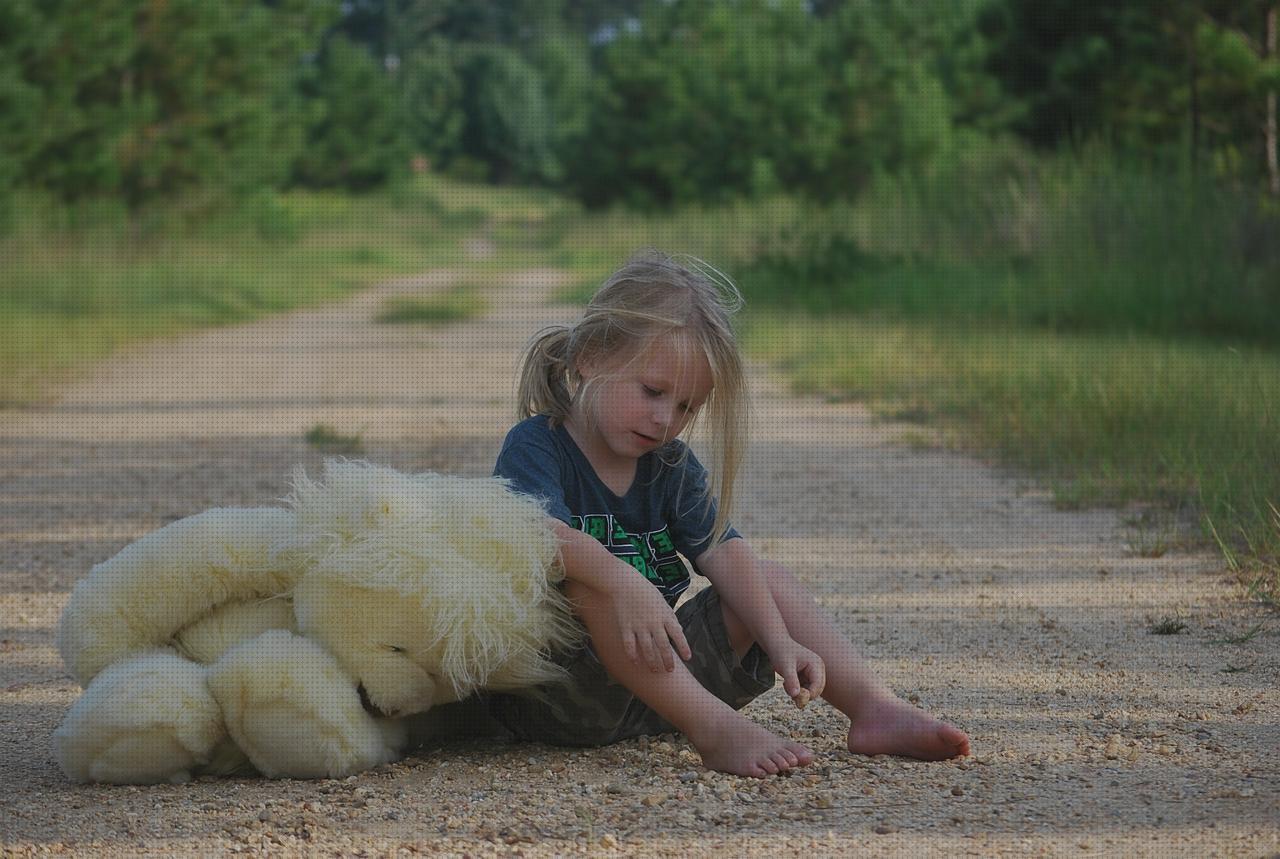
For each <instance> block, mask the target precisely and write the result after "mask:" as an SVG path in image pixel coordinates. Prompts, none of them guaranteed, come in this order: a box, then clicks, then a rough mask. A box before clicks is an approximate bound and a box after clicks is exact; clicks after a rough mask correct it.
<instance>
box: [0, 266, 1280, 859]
mask: <svg viewBox="0 0 1280 859" xmlns="http://www.w3.org/2000/svg"><path fill="white" fill-rule="evenodd" d="M453 277H454V273H451V272H449V271H438V272H433V273H431V274H428V275H424V276H422V277H419V278H411V279H406V280H404V281H400V282H396V283H391V284H387V285H384V286H382V287H379V288H377V289H374V290H370V291H368V292H366V293H363V294H362V295H360V296H359V297H358V298H356V299H355V300H353V301H351V302H349V303H347V304H345V305H340V306H332V307H327V308H322V309H318V310H309V311H305V312H296V313H291V314H288V315H283V316H279V317H275V318H272V319H268V320H265V321H262V322H258V323H255V324H252V325H246V326H242V327H236V328H229V329H221V330H215V331H209V332H205V333H202V334H199V335H196V336H192V337H188V338H184V339H181V340H176V341H171V342H162V343H153V344H149V345H147V346H144V347H139V348H137V349H133V350H130V351H129V352H128V353H126V354H122V355H120V356H119V357H117V358H116V359H114V360H112V361H111V362H109V363H107V364H105V365H103V366H101V367H100V368H99V369H98V370H96V371H95V372H94V373H93V374H92V375H91V376H90V377H88V378H87V379H85V380H83V381H82V382H79V383H77V384H74V385H72V386H69V387H67V388H66V389H65V390H64V391H63V392H62V393H61V394H60V395H59V397H58V398H57V399H56V400H55V401H53V402H52V403H50V404H48V405H46V406H42V407H37V408H32V409H28V410H23V411H9V412H2V413H0V617H2V618H3V619H2V620H0V627H3V629H2V630H0V836H2V839H0V840H2V843H3V850H4V852H5V853H10V852H12V853H14V854H19V855H20V854H26V853H29V852H39V853H43V852H64V851H74V852H82V851H85V852H89V851H91V852H108V853H128V854H202V855H203V854H209V853H223V852H254V853H256V852H273V853H274V852H284V853H313V852H318V853H321V854H324V853H332V854H353V853H355V854H357V855H360V854H361V851H363V852H364V853H367V854H377V855H383V854H395V853H418V852H421V853H449V854H471V855H486V854H491V853H517V854H521V853H522V854H525V855H555V854H563V853H577V852H586V853H591V854H600V853H608V852H614V851H621V852H628V853H640V854H664V855H686V854H690V853H697V854H713V855H733V856H736V855H771V856H772V855H775V854H779V855H808V854H820V855H837V854H848V853H850V852H852V851H854V850H857V851H860V852H872V853H912V854H915V853H921V852H926V851H928V852H937V853H941V854H952V853H973V854H993V853H1018V854H1024V853H1048V854H1072V855H1081V854H1082V855H1093V854H1112V855H1119V854H1125V855H1130V854H1137V855H1165V854H1169V853H1178V854H1190V855H1202V854H1210V853H1212V854H1228V855H1257V856H1266V855H1276V854H1277V853H1280V692H1278V691H1277V682H1276V681H1277V675H1278V674H1280V647H1277V631H1278V630H1280V621H1277V619H1276V617H1275V616H1274V614H1268V613H1266V612H1265V611H1263V610H1262V609H1261V608H1259V607H1257V606H1251V605H1249V604H1248V603H1247V602H1245V601H1243V600H1242V598H1241V595H1240V593H1239V590H1238V588H1237V587H1236V586H1235V585H1234V583H1233V582H1232V581H1231V580H1230V578H1229V577H1228V576H1226V575H1225V574H1224V573H1223V572H1222V571H1221V564H1220V563H1219V561H1218V559H1217V558H1216V557H1214V556H1213V555H1211V554H1192V553H1186V552H1180V551H1174V552H1171V553H1169V554H1166V555H1164V556H1163V557H1160V558H1147V557H1142V556H1141V555H1142V553H1141V552H1140V551H1138V550H1139V549H1141V548H1142V547H1143V546H1144V545H1148V544H1149V542H1150V539H1151V538H1150V537H1144V536H1143V535H1141V534H1138V533H1137V532H1135V531H1134V530H1133V529H1132V528H1131V527H1129V526H1126V524H1125V518H1124V517H1125V513H1124V512H1123V511H1121V512H1117V511H1109V510H1096V511H1085V512H1062V511H1057V510H1055V509H1053V507H1052V506H1051V504H1050V499H1049V498H1048V496H1047V494H1046V493H1044V492H1042V491H1037V490H1035V489H1033V488H1031V487H1030V484H1028V483H1027V482H1026V481H1022V480H1019V479H1017V478H1015V477H1011V476H1008V475H1002V474H1001V473H1000V472H998V471H997V470H995V469H993V468H991V467H989V466H988V465H985V464H983V463H980V462H976V461H974V460H972V459H967V458H964V457H961V456H958V455H955V454H951V453H947V452H944V451H940V450H929V449H921V448H920V446H919V445H918V444H914V445H912V444H904V443H903V440H904V427H902V426H898V425H894V424H891V423H886V422H882V421H877V420H875V419H874V418H873V417H872V416H870V415H869V414H868V412H867V411H866V410H865V409H864V408H862V407H861V406H859V405H856V404H828V403H823V402H819V401H816V400H810V399H803V398H797V397H795V396H792V395H791V394H789V393H788V392H787V389H786V387H785V385H784V384H783V383H782V382H781V380H779V379H778V378H776V377H773V376H771V375H769V374H768V373H766V372H765V371H763V370H760V369H757V372H756V374H755V376H754V379H753V389H754V391H755V394H756V426H755V436H754V446H753V449H752V454H751V461H750V463H749V467H748V469H747V484H746V487H745V492H744V493H743V497H742V507H741V508H740V514H739V515H738V516H737V517H736V519H737V524H738V526H739V527H740V529H741V530H742V531H743V532H744V533H745V534H747V535H748V536H749V537H750V538H751V539H752V540H753V541H754V542H755V543H756V544H757V546H758V547H760V548H762V549H763V550H764V551H765V552H767V553H769V554H772V555H773V556H775V557H777V558H778V559H780V560H782V561H784V562H786V563H787V564H789V565H790V566H791V567H792V568H793V569H794V570H795V571H796V572H797V574H798V575H799V576H800V577H801V578H802V579H803V580H804V581H806V582H807V583H808V584H809V585H810V586H811V587H812V588H813V590H814V592H815V593H816V594H817V596H818V598H819V599H820V600H821V601H822V602H823V604H825V605H826V606H827V607H828V608H829V609H830V610H831V611H832V613H833V614H834V615H835V616H836V617H837V619H838V620H839V622H840V624H841V625H842V626H843V627H844V629H845V630H846V631H847V632H848V634H849V635H850V636H851V637H852V639H853V640H854V641H855V642H856V643H857V644H858V645H859V646H861V647H863V648H864V650H865V652H866V653H867V654H868V656H869V658H870V659H871V660H872V661H873V662H874V664H875V666H876V668H877V669H878V670H879V671H880V672H881V673H882V674H883V675H884V676H886V677H887V678H888V679H889V680H890V682H891V683H892V684H893V685H894V686H895V687H896V688H897V689H898V690H900V692H901V693H902V694H903V695H906V696H910V697H911V699H912V700H913V701H918V703H920V704H921V705H922V706H925V707H927V708H929V709H930V710H933V711H934V712H937V713H939V714H941V715H943V716H945V717H946V718H948V719H950V720H952V721H954V722H955V723H956V724H958V725H960V726H961V727H963V728H965V729H966V730H967V731H968V732H969V733H970V734H971V736H972V737H973V747H974V756H973V757H972V758H970V759H967V760H961V761H955V762H950V763H943V764H924V763H916V762H912V761H905V760H894V759H886V758H876V759H868V758H862V757H855V756H852V755H850V754H849V753H848V752H847V751H845V750H844V749H843V737H844V733H843V727H844V723H845V722H844V719H843V717H842V716H841V715H840V714H839V713H837V712H835V711H834V710H832V709H831V708H829V707H827V706H826V705H825V704H816V705H811V706H810V707H809V708H808V709H806V710H804V711H797V710H795V709H794V708H793V707H791V706H790V704H789V702H787V701H786V700H785V699H784V697H783V695H782V693H781V691H780V689H778V688H775V690H774V691H773V692H772V693H770V694H769V695H767V696H765V698H763V699H762V700H760V701H757V702H756V703H754V704H752V705H751V707H750V708H749V709H748V712H749V713H750V714H751V715H752V716H753V717H754V718H756V719H758V720H760V721H761V722H763V723H765V724H767V725H768V726H770V727H771V728H773V729H774V730H777V731H780V732H786V733H789V734H790V735H792V736H795V737H797V738H800V739H801V740H803V741H804V742H806V743H809V744H810V746H811V747H812V748H814V749H815V750H816V751H818V752H819V753H820V759H819V760H818V762H817V763H815V764H814V765H813V766H811V767H809V768H808V769H806V770H803V771H801V772H799V773H798V774H796V775H794V776H791V777H787V778H780V777H775V778H771V779H768V780H764V781H755V780H751V779H740V778H734V777H728V776H721V775H718V774H714V773H709V772H707V771H705V770H702V769H701V767H699V766H698V763H697V758H696V755H694V754H693V752H692V751H691V749H690V748H689V747H688V746H687V744H685V743H684V741H683V740H682V738H680V737H661V738H659V737H655V738H653V739H652V740H651V741H650V740H640V741H634V742H628V743H623V744H620V745H618V746H615V747H611V748H606V749H599V750H588V751H578V750H563V749H556V748H550V747H544V746H538V745H518V744H511V743H504V742H488V741H487V742H474V741H472V742H467V743H456V744H453V745H449V746H445V747H442V748H436V749H432V750H430V751H429V752H426V753H424V754H421V755H418V756H415V757H412V758H409V759H407V760H405V761H403V762H401V763H398V764H395V765H391V766H387V767H384V768H382V769H380V770H379V771H375V772H370V773H366V774H364V775H361V776H357V777H353V778H350V779H346V780H341V781H318V782H306V781H266V780H201V781H197V782H196V783H192V784H186V785H174V786H169V785H165V786H157V787H146V788H136V787H111V786H79V785H72V784H69V783H68V782H67V781H66V780H65V778H64V777H63V776H62V774H61V773H60V772H59V771H58V769H57V767H56V765H55V763H54V761H53V757H52V754H51V751H50V734H51V732H52V731H53V729H54V727H55V726H56V725H57V724H58V722H59V721H60V720H61V718H62V716H63V714H64V713H65V712H66V710H67V707H68V706H69V705H70V704H71V702H72V701H73V700H74V699H75V698H76V696H77V695H78V694H79V689H78V687H77V686H76V684H75V683H74V681H72V680H71V678H70V677H69V676H68V674H67V673H66V672H65V671H64V670H63V668H62V665H61V662H60V660H59V658H58V654H57V652H56V650H55V647H54V634H55V629H56V626H57V622H58V616H59V612H60V611H61V609H62V606H63V605H64V603H65V601H66V598H67V593H68V590H69V588H70V587H71V585H72V584H73V583H74V582H75V581H76V580H77V579H79V578H80V577H82V576H84V575H85V574H86V573H87V572H88V570H89V568H90V567H91V566H92V565H93V564H94V563H96V562H98V561H100V560H103V559H105V558H107V557H109V556H110V555H112V554H113V553H115V552H116V551H117V550H118V549H119V548H120V547H121V546H123V545H124V544H126V543H127V542H129V541H131V540H133V539H136V538H137V537H139V536H141V535H143V534H145V533H147V532H149V531H151V530H153V529H155V528H157V527H159V526H161V525H163V524H165V523H166V522H169V521H172V520H174V519H176V518H180V517H183V516H187V515H190V514H193V513H196V512H199V511H201V510H203V509H205V508H208V507H211V506H226V505H258V504H263V503H271V502H272V501H273V500H274V499H277V498H279V497H281V496H283V495H284V494H286V492H287V491H288V472H289V470H290V468H291V467H292V466H293V465H295V464H304V465H306V466H308V467H309V468H312V469H315V468H316V467H318V465H319V463H320V460H321V456H322V455H321V453H319V452H318V451H316V450H314V449H312V448H311V447H310V446H308V444H307V443H306V442H305V441H304V440H303V435H304V434H305V433H306V432H307V430H309V429H310V428H312V427H313V426H315V425H316V424H320V423H325V424H329V425H331V426H333V427H334V428H336V429H337V430H339V431H340V432H343V433H349V434H357V433H358V434H359V435H360V437H361V440H362V444H363V455H365V456H366V457H368V458H369V459H372V460H374V461H377V462H382V463H387V464H391V465H394V466H396V467H400V468H404V469H423V468H431V469H438V470H447V471H453V472H457V473H463V474H470V475H481V474H487V473H488V471H489V468H490V466H491V463H492V460H493V457H494V455H495V453H496V451H497V446H498V444H499V442H500V440H501V437H502V435H503V434H504V432H505V430H506V428H507V427H508V426H509V425H510V423H511V421H510V414H509V412H510V405H509V404H510V400H511V393H512V388H513V378H514V368H515V363H516V360H517V356H518V353H519V351H520V347H521V345H522V344H523V343H524V341H525V340H526V339H527V337H528V336H529V335H530V334H531V333H532V332H533V331H534V330H536V329H537V328H538V327H540V326H541V325H542V324H545V323H548V322H552V321H559V320H565V319H568V318H571V317H572V315H573V311H572V309H569V308H563V307H554V306H549V305H548V304H547V303H546V300H545V298H546V296H547V295H548V294H549V293H550V291H551V289H552V288H553V287H554V285H555V284H556V283H557V281H558V279H559V277H560V275H559V274H558V273H557V272H554V271H527V272H521V273H519V274H513V275H511V276H509V277H507V278H499V279H496V280H495V283H494V284H493V286H492V289H491V298H492V300H493V307H494V310H493V312H491V313H490V314H489V315H488V316H486V317H485V318H483V319H480V320H477V321H474V322H469V323H465V324H458V325H454V326H450V327H447V328H430V327H413V326H408V327H405V326H385V325H377V324H375V323H373V322H372V316H373V315H374V313H375V312H376V310H377V308H378V306H379V305H380V302H381V301H382V300H384V299H385V298H386V297H387V296H388V295H389V294H393V293H414V292H419V291H425V290H431V289H439V288H443V287H445V286H447V285H448V284H449V283H450V281H451V279H452V278H453ZM911 432H912V434H913V435H912V437H913V438H918V436H919V431H918V430H912V431H911ZM1165 616H1171V617H1172V616H1177V617H1180V618H1181V620H1182V622H1183V623H1185V624H1186V629H1185V631H1183V632H1182V634H1179V635H1154V634H1152V633H1151V632H1150V631H1149V627H1150V626H1151V623H1152V621H1153V620H1159V619H1160V618H1162V617H1165ZM1259 624H1261V627H1260V628H1258V625H1259ZM1250 631H1254V635H1253V636H1252V637H1251V638H1249V639H1248V640H1247V641H1243V642H1241V641H1237V642H1236V643H1231V642H1230V641H1229V639H1233V638H1235V639H1240V638H1244V637H1246V636H1247V633H1249V632H1250Z"/></svg>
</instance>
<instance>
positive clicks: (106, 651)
mask: <svg viewBox="0 0 1280 859" xmlns="http://www.w3.org/2000/svg"><path fill="white" fill-rule="evenodd" d="M295 528H296V525H295V520H294V517H293V514H292V513H290V512H289V511H288V510H281V509H278V508H274V507H261V508H253V509H244V510H242V509H214V510H206V511H205V512H204V513H200V514H198V515H195V516H191V517H189V518H187V519H182V520H179V521H177V522H173V523H170V524H168V525H166V526H164V527H163V528H161V529H160V530H158V531H154V532H152V533H150V534H148V535H146V536H145V537H143V538H142V539H140V540H138V541H137V542H134V543H130V544H129V545H128V546H125V547H124V549H122V550H121V551H120V553H119V554H117V555H116V556H115V557H113V558H111V559H110V560H107V561H103V562H102V563H101V564H98V565H97V566H96V567H94V568H93V569H92V570H90V571H89V576H88V577H87V578H85V579H82V580H81V581H79V582H77V583H76V586H75V588H74V589H73V590H72V591H71V599H70V601H69V602H68V603H67V607H66V608H65V609H64V610H63V613H62V623H61V625H60V626H59V629H58V650H59V651H60V652H61V653H62V660H63V662H65V663H66V666H67V668H69V669H70V670H71V673H72V674H74V675H75V678H76V679H77V680H78V681H80V683H81V685H84V684H87V683H88V682H89V681H90V680H92V679H93V677H94V675H96V674H97V673H98V672H99V671H101V670H102V669H103V668H106V667H107V666H108V665H110V664H112V663H113V662H117V661H119V660H120V659H122V658H124V657H126V656H129V655H131V654H134V653H137V652H138V651H140V650H145V649H147V648H150V647H158V646H161V645H164V644H167V643H168V642H169V641H170V640H171V639H172V638H173V635H174V633H176V632H177V631H178V630H180V629H182V628H183V627H185V626H187V625H189V624H191V623H193V622H195V621H197V620H199V619H200V618H202V617H204V616H205V615H207V614H208V613H209V612H210V611H211V610H213V609H214V608H216V607H217V606H219V605H222V604H223V603H226V602H228V601H231V600H244V599H249V598H253V597H259V598H260V597H270V596H275V595H278V594H282V593H286V592H288V591H289V590H290V589H291V588H292V587H293V585H294V583H295V582H296V581H297V580H298V577H299V576H300V575H301V573H302V563H301V561H300V559H298V558H296V557H288V556H284V555H282V554H281V553H280V552H278V551H277V547H279V546H282V545H286V544H287V541H288V539H289V537H290V536H291V535H292V534H293V533H294V531H295Z"/></svg>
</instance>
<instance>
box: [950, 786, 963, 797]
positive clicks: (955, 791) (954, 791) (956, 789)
mask: <svg viewBox="0 0 1280 859" xmlns="http://www.w3.org/2000/svg"><path fill="white" fill-rule="evenodd" d="M951 795H952V796H964V788H962V787H961V786H960V785H958V784H957V785H954V786H953V787H952V788H951Z"/></svg>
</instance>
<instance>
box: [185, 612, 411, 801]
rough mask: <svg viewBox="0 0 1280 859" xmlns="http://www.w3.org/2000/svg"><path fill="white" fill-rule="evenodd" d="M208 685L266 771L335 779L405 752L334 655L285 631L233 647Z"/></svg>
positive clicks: (234, 733) (239, 739)
mask: <svg viewBox="0 0 1280 859" xmlns="http://www.w3.org/2000/svg"><path fill="white" fill-rule="evenodd" d="M208 682H209V688H210V690H211V691H212V692H213V696H214V698H215V699H216V700H217V701H218V703H219V704H221V705H222V711H223V717H224V719H225V720H226V724H227V730H228V732H229V733H230V735H231V737H232V738H233V739H234V740H235V741H236V744H237V745H238V746H239V747H240V748H241V749H242V750H243V751H244V752H245V754H246V755H248V757H249V760H250V761H252V762H253V765H254V766H256V767H257V768H258V770H259V771H260V772H261V773H262V774H263V775H265V776H268V777H272V778H277V777H287V778H326V777H327V778H336V777H339V776H346V775H351V774H353V773H357V772H361V771H363V770H367V769H371V768H372V767H375V766H378V765H379V764H383V763H387V762H389V761H393V760H396V759H398V758H399V757H400V756H401V755H402V753H403V746H404V744H405V736H404V732H403V730H398V729H397V728H396V727H395V726H394V725H387V724H380V723H383V722H386V721H387V720H380V719H375V718H374V717H373V716H371V715H370V714H369V713H367V712H366V711H365V710H364V708H363V707H362V706H361V703H360V695H359V693H358V692H357V691H356V684H355V682H354V681H353V680H352V679H351V678H350V677H349V676H348V675H347V674H346V673H344V672H343V670H342V669H341V668H340V667H339V666H338V663H337V661H336V660H335V659H334V658H333V656H331V655H330V654H329V653H328V652H327V651H326V650H325V649H324V648H323V647H321V646H320V645H318V644H316V643H315V642H314V641H311V640H309V639H306V638H303V637H301V636H298V635H294V634H293V633H291V632H288V631H287V630H282V629H274V630H270V631H268V632H264V633H263V634H262V635H260V636H258V637H257V638H255V639H252V640H251V641H246V642H243V643H242V644H238V645H236V646H235V647H233V648H231V649H230V650H229V651H227V652H226V653H225V654H224V655H223V656H222V658H221V659H219V660H218V661H217V662H216V663H214V665H213V666H212V667H211V668H210V669H209V678H208Z"/></svg>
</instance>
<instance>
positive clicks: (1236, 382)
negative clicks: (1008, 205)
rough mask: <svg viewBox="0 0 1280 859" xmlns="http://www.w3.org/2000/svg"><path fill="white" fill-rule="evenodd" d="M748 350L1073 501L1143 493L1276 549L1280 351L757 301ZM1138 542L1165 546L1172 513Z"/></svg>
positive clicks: (811, 387)
mask: <svg viewBox="0 0 1280 859" xmlns="http://www.w3.org/2000/svg"><path fill="white" fill-rule="evenodd" d="M746 342H747V343H748V344H749V346H750V348H751V350H752V351H753V352H754V353H756V354H757V355H761V356H763V357H765V358H767V359H769V360H771V361H773V362H774V363H776V364H777V365H779V366H781V367H783V368H785V369H786V370H787V371H788V372H789V373H790V374H791V375H792V377H793V378H794V379H795V380H796V382H797V384H798V385H799V386H800V387H801V388H802V389H804V390H807V391H810V392H813V393H817V394H820V395H825V396H832V397H839V398H854V399H860V400H866V401H868V402H870V403H871V404H872V405H873V407H875V408H876V409H877V410H878V411H879V412H880V413H882V414H885V415H886V416H891V415H894V414H902V413H904V412H905V413H909V414H912V415H914V416H927V419H928V421H929V422H930V423H933V424H937V425H939V426H941V427H944V428H946V429H948V430H950V431H951V432H949V433H948V435H949V437H960V438H963V439H966V440H967V442H966V446H967V447H969V448H970V449H973V450H978V451H993V452H995V453H997V454H998V455H999V456H1000V457H1001V458H1002V460H1003V461H1005V462H1007V463H1010V464H1012V465H1014V466H1017V467H1019V468H1023V469H1026V470H1029V471H1030V472H1032V473H1035V474H1038V475H1041V477H1042V478H1043V479H1044V480H1045V481H1046V482H1048V483H1049V484H1050V485H1053V486H1055V488H1057V490H1058V492H1059V494H1060V495H1061V496H1065V498H1066V499H1067V502H1068V505H1069V506H1078V505H1083V504H1119V503H1123V502H1125V501H1130V500H1134V499H1141V500H1147V501H1155V502H1159V503H1161V504H1163V505H1165V506H1166V507H1168V508H1170V509H1176V508H1178V507H1180V506H1185V505H1194V506H1195V507H1196V508H1197V509H1198V510H1199V511H1200V512H1201V513H1202V514H1204V515H1205V516H1207V517H1210V519H1209V520H1206V521H1210V520H1211V521H1216V522H1219V523H1230V526H1229V528H1228V530H1229V531H1230V533H1229V535H1224V541H1225V542H1227V543H1229V544H1230V545H1244V546H1247V547H1248V549H1247V550H1246V551H1247V553H1248V554H1249V555H1250V556H1257V555H1259V554H1262V555H1266V554H1274V553H1276V552H1278V551H1280V521H1277V520H1276V517H1275V516H1274V515H1273V512H1272V510H1271V508H1270V507H1269V506H1268V505H1269V502H1270V500H1271V499H1274V498H1280V355H1277V354H1276V353H1274V352H1272V351H1270V350H1266V349H1262V348H1258V347H1244V346H1240V347H1229V346H1226V345H1214V344H1210V343H1205V342H1201V341H1190V342H1186V341H1176V340H1166V339H1162V338H1154V337H1138V336H1132V335H1115V334H1075V335H1065V334H1056V333H1052V332H1043V331H1041V332H1037V331H1027V330H1020V329H1009V330H999V329H987V330H981V329H975V328H969V327H963V326H962V327H954V328H953V327H944V326H929V325H925V324H921V323H910V322H886V321H874V320H866V319H858V318H853V317H848V318H828V319H825V320H816V319H813V318H812V317H809V316H807V315H802V314H798V313H790V314H780V313H764V312H756V313H754V314H752V315H751V317H750V319H749V324H748V325H747V327H746ZM1148 531H1149V533H1147V534H1146V535H1145V536H1144V535H1141V534H1140V535H1139V536H1138V537H1137V538H1136V541H1135V551H1139V552H1143V553H1154V552H1155V551H1156V550H1157V547H1160V546H1163V548H1165V549H1167V548H1169V544H1170V542H1171V539H1172V538H1170V537H1169V536H1168V534H1167V532H1166V531H1165V529H1163V528H1158V527H1157V528H1148Z"/></svg>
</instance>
